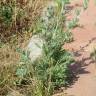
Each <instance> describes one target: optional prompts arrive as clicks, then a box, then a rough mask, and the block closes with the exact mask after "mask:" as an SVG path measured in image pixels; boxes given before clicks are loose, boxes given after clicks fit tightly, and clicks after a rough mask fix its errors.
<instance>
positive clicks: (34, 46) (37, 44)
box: [27, 35, 44, 62]
mask: <svg viewBox="0 0 96 96" xmlns="http://www.w3.org/2000/svg"><path fill="white" fill-rule="evenodd" d="M43 44H44V40H43V39H42V38H40V37H39V35H34V36H32V38H31V39H30V41H29V44H28V46H27V51H28V52H29V58H30V59H31V61H32V62H34V61H35V60H36V59H38V58H40V57H41V56H42V50H43V49H42V46H43Z"/></svg>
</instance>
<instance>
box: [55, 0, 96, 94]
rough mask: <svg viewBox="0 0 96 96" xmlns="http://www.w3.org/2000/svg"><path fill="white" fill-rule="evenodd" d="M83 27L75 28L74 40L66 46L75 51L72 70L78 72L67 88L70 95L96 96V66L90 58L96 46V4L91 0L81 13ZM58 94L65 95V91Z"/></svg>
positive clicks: (78, 1)
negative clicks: (74, 61)
mask: <svg viewBox="0 0 96 96" xmlns="http://www.w3.org/2000/svg"><path fill="white" fill-rule="evenodd" d="M81 2H82V0H77V1H76V2H75V3H74V2H73V6H74V5H80V6H81V5H82V3H81ZM79 23H80V24H81V25H82V26H83V27H81V28H80V27H77V28H75V29H74V30H73V36H74V42H72V43H71V44H67V45H65V48H67V49H68V50H71V51H73V53H74V55H75V59H76V64H74V65H73V66H72V70H73V71H74V72H75V73H76V74H77V76H78V78H77V80H76V81H75V82H74V83H73V84H72V85H71V86H70V87H69V88H67V90H66V93H67V94H68V96H96V67H95V63H94V62H93V60H92V59H91V58H90V52H91V51H92V50H93V47H94V46H95V48H96V5H95V4H94V0H90V2H89V6H88V9H87V10H85V11H82V12H81V14H80V22H79ZM56 96H65V95H64V93H60V94H57V95H56Z"/></svg>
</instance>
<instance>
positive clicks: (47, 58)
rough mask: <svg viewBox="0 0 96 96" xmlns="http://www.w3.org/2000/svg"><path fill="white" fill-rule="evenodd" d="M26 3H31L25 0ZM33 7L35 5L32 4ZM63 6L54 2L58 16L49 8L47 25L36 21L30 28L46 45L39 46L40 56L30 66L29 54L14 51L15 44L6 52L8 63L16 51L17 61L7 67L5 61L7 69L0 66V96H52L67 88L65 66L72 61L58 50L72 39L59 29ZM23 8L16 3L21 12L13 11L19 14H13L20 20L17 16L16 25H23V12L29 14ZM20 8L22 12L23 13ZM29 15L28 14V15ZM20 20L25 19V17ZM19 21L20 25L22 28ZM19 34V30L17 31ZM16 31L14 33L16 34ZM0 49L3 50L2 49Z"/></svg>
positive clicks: (61, 22) (67, 73) (68, 34)
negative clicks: (13, 93) (16, 95)
mask: <svg viewBox="0 0 96 96" xmlns="http://www.w3.org/2000/svg"><path fill="white" fill-rule="evenodd" d="M21 1H22V0H21ZM29 2H31V1H30V0H29ZM34 2H36V1H34ZM26 3H27V2H26ZM15 4H16V2H15ZM20 4H21V5H20ZM27 4H30V5H29V6H31V4H32V2H31V3H27ZM36 4H38V3H37V2H36ZM64 4H65V2H63V1H62V2H60V1H59V2H58V7H57V9H58V12H56V13H55V14H53V13H54V10H53V11H52V10H50V8H48V10H47V11H48V12H49V17H48V22H45V21H43V19H41V18H40V19H39V20H38V21H39V22H38V23H37V25H36V26H35V27H34V28H35V29H34V32H35V34H39V35H40V37H41V38H44V40H45V42H46V43H45V44H44V45H43V54H42V57H41V58H40V59H38V60H36V61H35V62H34V63H32V62H31V61H30V58H29V53H27V52H25V51H23V50H22V49H19V48H18V49H17V48H16V47H20V45H19V46H18V44H17V43H16V44H15V46H14V47H15V48H14V50H9V51H8V52H9V53H8V54H10V52H12V51H13V53H12V54H11V57H10V58H11V59H12V60H13V58H14V54H15V53H14V52H16V51H18V54H19V58H18V60H16V61H17V62H13V63H14V64H9V61H7V60H6V61H7V62H8V64H9V65H5V66H4V65H2V67H0V71H1V74H0V89H1V90H3V89H4V91H3V92H2V93H1V95H6V94H8V93H9V90H10V88H11V89H13V90H16V91H18V92H19V93H21V94H24V95H26V96H52V94H53V91H54V90H55V88H59V87H62V86H67V85H68V84H69V82H70V77H72V74H71V71H70V70H69V66H70V64H71V63H72V62H73V61H74V60H73V58H72V55H71V53H70V52H67V51H66V50H65V49H63V48H62V46H63V45H64V43H66V42H70V41H72V38H73V37H72V34H71V32H69V30H68V32H67V31H64V29H63V28H64V27H65V26H63V24H64V23H65V21H66V20H65V19H66V18H65V16H63V15H62V12H63V7H64ZM25 5H26V4H25V3H24V2H23V1H22V2H18V5H17V6H19V7H20V8H21V9H20V10H19V9H18V8H17V12H18V11H20V12H18V14H17V13H16V15H19V16H20V18H19V16H17V17H18V18H17V20H18V22H19V21H20V20H21V21H22V22H23V20H24V18H23V17H22V14H23V11H24V12H25V9H26V10H27V12H29V11H28V9H27V8H25ZM29 6H28V7H29ZM23 7H24V8H25V9H24V10H23ZM26 7H27V6H26ZM31 8H32V6H31V7H30V9H31ZM36 8H37V7H36ZM34 10H35V9H34ZM52 12H53V13H52ZM19 13H20V14H19ZM21 13H22V14H21ZM25 13H26V12H25ZM29 13H31V11H30V12H29ZM26 14H27V13H26ZM31 15H32V14H31ZM24 16H25V17H26V15H24ZM34 17H35V15H34ZM19 19H20V20H19ZM14 20H15V19H14ZM21 21H20V24H21V25H22V22H21ZM18 22H17V23H18ZM23 23H24V22H23ZM21 25H20V26H21ZM25 25H26V23H25ZM20 26H19V27H20ZM19 27H16V28H19ZM27 28H28V27H27ZM31 28H32V26H31ZM20 30H21V31H22V28H20ZM20 30H16V31H18V32H19V31H20ZM24 31H25V29H24ZM31 31H32V29H28V32H31ZM13 38H14V37H13ZM17 39H18V38H17ZM14 42H15V40H14V41H12V42H11V43H12V44H14ZM19 44H20V43H19ZM1 47H2V48H4V47H3V46H1ZM5 48H6V47H5ZM9 49H12V48H9ZM4 55H5V54H4ZM4 57H5V56H4ZM16 58H17V57H16ZM10 61H11V60H10ZM4 64H5V63H4ZM6 85H7V87H6ZM5 88H6V92H5Z"/></svg>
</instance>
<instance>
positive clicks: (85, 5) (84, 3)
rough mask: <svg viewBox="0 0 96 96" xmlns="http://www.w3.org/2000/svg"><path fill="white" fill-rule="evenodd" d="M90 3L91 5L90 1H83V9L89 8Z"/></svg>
mask: <svg viewBox="0 0 96 96" xmlns="http://www.w3.org/2000/svg"><path fill="white" fill-rule="evenodd" d="M88 3H89V0H83V7H84V9H87V8H88Z"/></svg>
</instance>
